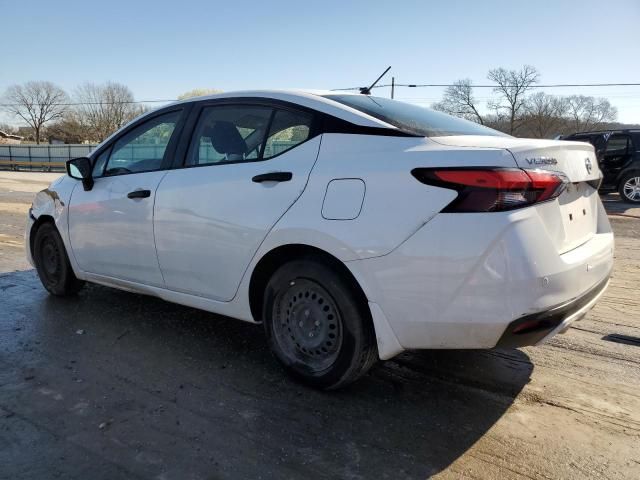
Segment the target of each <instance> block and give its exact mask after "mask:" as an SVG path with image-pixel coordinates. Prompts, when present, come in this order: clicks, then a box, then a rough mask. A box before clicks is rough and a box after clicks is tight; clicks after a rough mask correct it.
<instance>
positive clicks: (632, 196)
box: [618, 170, 640, 203]
mask: <svg viewBox="0 0 640 480" xmlns="http://www.w3.org/2000/svg"><path fill="white" fill-rule="evenodd" d="M618 193H619V194H620V198H622V200H624V201H625V202H629V203H640V171H637V170H636V171H634V172H629V173H626V174H625V175H624V177H622V180H620V184H619V185H618Z"/></svg>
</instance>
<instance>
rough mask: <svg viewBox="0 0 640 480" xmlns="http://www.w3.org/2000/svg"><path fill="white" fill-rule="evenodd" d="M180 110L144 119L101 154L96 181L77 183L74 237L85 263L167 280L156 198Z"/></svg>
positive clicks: (135, 277) (93, 268) (151, 281)
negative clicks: (88, 185)
mask: <svg viewBox="0 0 640 480" xmlns="http://www.w3.org/2000/svg"><path fill="white" fill-rule="evenodd" d="M180 114H181V112H180V111H172V112H169V113H164V114H160V115H158V116H155V117H153V118H151V119H149V120H144V121H142V123H140V124H139V125H136V126H134V127H133V128H131V129H129V130H128V131H126V132H124V134H123V135H121V136H120V137H119V138H118V139H116V140H115V142H113V144H112V145H111V146H109V147H107V148H106V149H104V150H103V151H102V152H101V153H100V155H98V156H97V158H96V161H95V164H94V178H95V180H94V186H93V188H92V189H91V190H89V191H84V189H83V188H82V185H81V184H78V185H77V186H76V188H75V189H74V191H73V193H72V196H71V201H70V205H69V238H70V241H71V249H72V251H73V254H74V256H75V258H76V261H77V262H78V265H79V267H80V269H82V270H83V271H85V272H89V273H95V274H100V275H106V276H109V277H114V278H118V279H123V280H129V281H133V282H138V283H143V284H147V285H154V286H164V282H163V280H162V274H161V273H160V268H159V267H158V260H157V257H156V252H155V243H154V237H153V203H154V199H155V194H156V190H157V188H158V184H159V183H160V180H162V177H163V176H164V175H165V174H166V166H167V165H168V164H170V162H171V158H169V157H170V156H171V152H172V151H173V149H172V146H173V143H175V139H174V138H173V137H174V136H175V135H174V133H175V132H176V130H177V129H176V126H177V125H178V122H179V118H180Z"/></svg>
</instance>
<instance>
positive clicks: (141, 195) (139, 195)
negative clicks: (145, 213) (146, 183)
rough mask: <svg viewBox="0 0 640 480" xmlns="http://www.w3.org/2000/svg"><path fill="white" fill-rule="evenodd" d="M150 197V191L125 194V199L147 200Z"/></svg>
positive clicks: (135, 191)
mask: <svg viewBox="0 0 640 480" xmlns="http://www.w3.org/2000/svg"><path fill="white" fill-rule="evenodd" d="M150 196H151V190H134V191H133V192H129V193H127V198H147V197H150Z"/></svg>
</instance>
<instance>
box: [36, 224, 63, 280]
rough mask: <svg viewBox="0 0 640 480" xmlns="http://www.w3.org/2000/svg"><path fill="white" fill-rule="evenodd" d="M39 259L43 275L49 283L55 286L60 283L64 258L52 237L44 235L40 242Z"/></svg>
mask: <svg viewBox="0 0 640 480" xmlns="http://www.w3.org/2000/svg"><path fill="white" fill-rule="evenodd" d="M39 246H40V252H39V258H40V262H41V265H42V271H41V273H42V275H43V276H44V277H45V279H46V281H47V283H48V284H49V285H51V286H55V285H57V284H58V283H60V277H61V273H62V262H63V258H62V255H61V254H60V249H59V248H58V245H57V243H56V241H55V239H54V238H53V237H52V236H51V235H44V236H43V238H42V240H41V241H40V245H39Z"/></svg>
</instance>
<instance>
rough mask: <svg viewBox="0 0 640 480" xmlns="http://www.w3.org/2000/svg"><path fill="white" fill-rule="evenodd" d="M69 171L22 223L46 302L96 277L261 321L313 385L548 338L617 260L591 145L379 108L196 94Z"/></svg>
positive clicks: (348, 98)
mask: <svg viewBox="0 0 640 480" xmlns="http://www.w3.org/2000/svg"><path fill="white" fill-rule="evenodd" d="M67 170H68V174H69V176H66V177H63V178H61V179H59V180H57V181H56V182H54V183H53V184H52V185H51V186H50V188H49V189H47V190H44V191H43V192H40V193H38V194H37V196H36V198H35V200H34V202H33V206H32V208H31V210H30V212H29V221H28V225H27V230H26V247H27V252H28V256H29V258H30V260H31V261H32V263H33V264H34V265H35V267H36V268H37V271H38V274H39V276H40V279H41V280H42V283H43V285H44V287H45V288H46V289H47V290H48V291H49V292H51V293H52V294H54V295H68V294H73V293H76V292H77V291H78V290H79V289H80V288H81V286H82V284H83V282H84V281H88V282H94V283H99V284H102V285H108V286H111V287H115V288H120V289H124V290H128V291H133V292H139V293H143V294H149V295H155V296H158V297H161V298H163V299H165V300H168V301H171V302H175V303H180V304H183V305H188V306H191V307H196V308H200V309H203V310H207V311H210V312H215V313H218V314H222V315H228V316H231V317H235V318H238V319H241V320H246V321H249V322H256V323H257V322H262V323H263V324H264V329H265V332H266V336H267V340H268V343H269V345H270V347H271V349H272V350H273V352H274V354H275V356H276V358H277V359H278V360H279V361H280V362H281V363H282V364H283V365H284V367H285V368H286V370H287V371H288V372H289V373H291V374H292V375H294V376H295V377H297V378H298V379H301V380H303V381H305V382H306V383H308V384H311V385H313V386H316V387H319V388H325V389H332V388H338V387H340V386H343V385H346V384H348V383H350V382H352V381H354V380H355V379H357V378H358V377H360V376H361V375H363V374H364V373H365V372H366V371H367V369H369V367H370V366H371V365H372V364H373V363H374V362H375V361H376V360H377V359H378V358H381V359H389V358H391V357H393V356H395V355H397V354H399V353H400V352H402V351H403V350H405V349H435V348H438V349H442V348H456V349H471V348H474V349H475V348H494V347H518V346H524V345H533V344H537V343H540V342H542V341H544V340H545V339H547V338H549V337H550V336H552V335H554V334H555V333H557V332H560V331H564V330H565V329H566V328H567V327H568V325H569V324H570V323H571V322H572V321H574V320H576V319H578V318H580V317H581V316H583V315H584V314H585V313H586V312H587V311H588V310H589V309H590V308H591V307H592V306H593V305H594V303H595V302H596V301H597V300H598V299H599V298H600V296H601V295H602V294H603V292H604V290H605V288H606V287H607V284H608V279H609V275H610V272H611V268H612V264H613V246H614V239H613V233H612V231H611V227H610V225H609V222H608V220H607V215H606V214H605V211H604V209H603V206H602V203H601V202H600V199H599V197H598V194H597V189H598V185H599V183H600V181H601V173H600V171H599V169H598V162H597V161H596V158H595V155H594V150H593V147H592V146H590V145H588V144H585V143H583V142H562V141H548V140H528V139H518V138H513V137H510V136H507V135H504V134H502V133H499V132H496V131H494V130H491V129H488V128H485V127H482V126H480V125H476V124H474V123H470V122H467V121H464V120H460V119H457V118H453V117H450V116H448V115H445V114H442V113H438V112H434V111H431V110H428V109H425V108H421V107H417V106H414V105H409V104H405V103H402V102H397V101H394V100H388V99H384V98H376V97H370V96H366V95H357V94H336V93H331V92H326V93H301V92H294V91H252V92H238V93H225V94H220V95H214V96H210V97H201V98H197V99H190V100H187V101H184V102H180V103H175V104H172V105H169V106H166V107H163V108H161V109H159V110H156V111H153V112H150V113H147V114H145V115H144V116H142V117H140V118H138V119H136V120H135V121H133V122H132V123H130V124H129V125H127V126H125V127H124V128H122V129H121V130H120V131H118V132H117V133H115V134H114V135H113V136H112V137H111V138H109V139H107V140H106V141H105V142H103V143H102V144H101V145H100V146H99V147H98V148H97V149H96V150H95V152H94V153H93V154H92V155H91V157H90V158H80V159H74V160H70V161H69V162H68V164H67Z"/></svg>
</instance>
